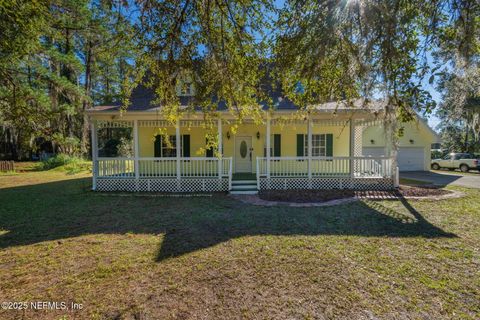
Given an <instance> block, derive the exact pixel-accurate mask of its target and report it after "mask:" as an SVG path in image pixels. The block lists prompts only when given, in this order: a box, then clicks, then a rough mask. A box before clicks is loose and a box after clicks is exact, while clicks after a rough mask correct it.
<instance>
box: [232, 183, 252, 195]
mask: <svg viewBox="0 0 480 320" xmlns="http://www.w3.org/2000/svg"><path fill="white" fill-rule="evenodd" d="M230 193H231V194H257V193H258V190H257V181H256V180H233V181H232V190H230Z"/></svg>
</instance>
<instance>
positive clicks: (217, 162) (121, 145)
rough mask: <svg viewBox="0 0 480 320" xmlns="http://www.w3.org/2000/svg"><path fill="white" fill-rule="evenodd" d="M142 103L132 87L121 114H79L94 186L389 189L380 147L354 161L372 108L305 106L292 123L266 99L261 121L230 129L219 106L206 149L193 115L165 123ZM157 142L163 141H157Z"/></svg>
mask: <svg viewBox="0 0 480 320" xmlns="http://www.w3.org/2000/svg"><path fill="white" fill-rule="evenodd" d="M187 98H188V97H185V96H182V97H181V99H180V100H181V101H183V102H185V101H187ZM152 100H153V92H151V91H150V90H148V89H145V88H143V87H140V88H139V89H137V90H135V91H134V93H133V94H132V97H131V107H129V109H128V111H127V112H123V113H121V112H120V107H119V106H118V105H110V106H97V107H94V108H92V109H90V110H88V114H89V116H90V120H91V124H92V125H91V127H92V152H93V155H92V159H93V189H94V190H99V191H115V190H119V191H140V192H146V191H154V192H202V191H208V192H212V191H239V192H251V193H253V192H256V191H257V190H262V189H392V188H394V187H395V186H396V185H398V170H397V168H394V167H393V158H392V157H390V156H386V155H388V154H389V150H390V149H391V148H390V145H389V144H388V143H385V145H384V149H385V152H384V153H383V154H382V155H375V156H363V155H362V152H363V147H362V143H363V132H364V130H366V129H367V128H369V127H374V126H379V125H381V123H382V121H381V120H378V119H380V118H381V115H380V116H379V113H380V114H381V110H382V107H381V106H380V105H379V104H378V103H376V104H370V105H367V106H364V105H363V103H362V101H361V100H358V101H356V102H355V103H354V104H353V106H350V105H346V104H343V103H327V104H323V105H319V106H316V107H315V108H313V111H312V112H311V113H310V114H309V116H308V117H305V118H302V119H294V118H295V117H292V116H291V115H292V114H295V113H296V112H297V107H296V106H295V105H294V104H293V103H291V102H290V101H288V100H287V99H282V98H279V97H276V98H275V99H274V101H276V105H275V107H274V108H273V110H267V109H265V110H264V114H263V119H262V123H260V124H256V123H255V122H254V121H253V119H245V121H243V123H242V124H241V125H239V126H238V128H237V130H235V132H234V130H232V126H233V123H235V117H234V116H233V115H232V114H231V113H230V112H229V111H228V110H226V108H222V107H220V106H219V110H218V115H219V116H218V119H216V120H215V121H216V134H217V135H218V141H219V144H218V145H219V147H218V150H216V151H218V152H214V150H208V149H207V148H206V138H205V134H206V130H207V129H206V127H205V122H204V120H203V114H202V113H201V112H193V113H190V114H188V115H185V117H184V118H182V119H180V120H179V121H177V122H176V123H175V124H174V125H172V124H171V123H170V122H168V121H166V120H165V119H162V118H161V112H160V111H161V107H158V106H152V105H151V103H150V102H151V101H152ZM159 132H162V134H160V133H159ZM166 136H168V137H169V140H170V142H167V141H164V140H165V137H166ZM201 150H204V151H203V152H201V153H200V154H199V151H201ZM268 150H270V152H268ZM216 155H220V156H219V157H216Z"/></svg>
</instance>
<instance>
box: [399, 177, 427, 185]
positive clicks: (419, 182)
mask: <svg viewBox="0 0 480 320" xmlns="http://www.w3.org/2000/svg"><path fill="white" fill-rule="evenodd" d="M400 184H406V185H409V186H418V185H426V184H430V182H428V181H422V180H417V179H409V178H400Z"/></svg>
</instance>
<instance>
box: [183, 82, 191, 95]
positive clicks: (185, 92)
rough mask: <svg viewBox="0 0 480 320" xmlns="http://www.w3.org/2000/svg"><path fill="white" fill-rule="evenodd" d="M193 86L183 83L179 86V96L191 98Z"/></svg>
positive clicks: (189, 83)
mask: <svg viewBox="0 0 480 320" xmlns="http://www.w3.org/2000/svg"><path fill="white" fill-rule="evenodd" d="M192 87H193V84H192V83H191V82H183V83H182V84H181V86H180V95H181V96H191V95H193V89H192Z"/></svg>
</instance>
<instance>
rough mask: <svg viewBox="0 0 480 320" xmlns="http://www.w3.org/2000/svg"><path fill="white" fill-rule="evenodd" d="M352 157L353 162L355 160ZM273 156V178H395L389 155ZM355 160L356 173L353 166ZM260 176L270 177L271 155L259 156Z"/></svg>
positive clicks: (258, 170)
mask: <svg viewBox="0 0 480 320" xmlns="http://www.w3.org/2000/svg"><path fill="white" fill-rule="evenodd" d="M351 160H352V161H351ZM308 163H309V161H308V157H271V158H270V177H274V178H275V177H308V176H309V171H310V172H311V176H312V177H348V176H350V177H351V176H352V175H353V177H392V175H393V171H392V159H391V158H389V157H353V158H350V157H312V158H311V162H310V168H309V165H308ZM351 163H353V172H352V171H351V170H350V165H351ZM257 172H258V176H268V172H267V158H266V157H257Z"/></svg>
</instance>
